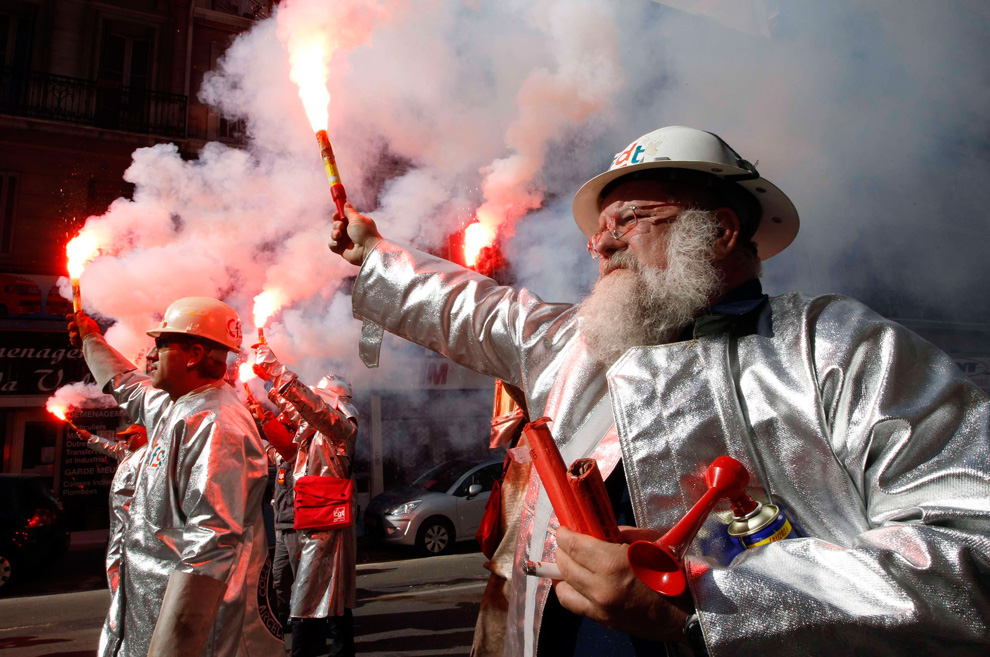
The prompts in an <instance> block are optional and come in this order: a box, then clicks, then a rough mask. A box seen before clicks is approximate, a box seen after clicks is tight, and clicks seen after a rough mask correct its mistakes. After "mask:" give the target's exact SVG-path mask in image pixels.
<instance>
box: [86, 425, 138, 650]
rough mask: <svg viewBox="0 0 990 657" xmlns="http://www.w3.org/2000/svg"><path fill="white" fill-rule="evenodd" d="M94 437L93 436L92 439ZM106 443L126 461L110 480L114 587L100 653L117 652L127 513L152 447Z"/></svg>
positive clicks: (108, 559)
mask: <svg viewBox="0 0 990 657" xmlns="http://www.w3.org/2000/svg"><path fill="white" fill-rule="evenodd" d="M94 437H95V436H94ZM92 440H93V439H92V438H91V439H90V441H92ZM101 440H105V439H101ZM106 442H107V443H108V444H107V445H106V447H108V448H111V447H112V448H113V452H112V453H113V455H115V457H116V456H119V457H121V459H122V460H121V461H120V464H119V465H118V466H117V472H115V473H114V475H113V481H112V482H111V483H110V531H109V536H108V540H107V556H106V567H107V584H108V585H109V586H110V610H109V612H107V618H106V620H105V621H104V623H103V631H102V632H101V633H100V645H99V649H98V650H97V654H98V655H108V654H113V653H112V647H113V646H115V645H116V643H117V641H118V640H119V639H120V624H119V622H118V620H119V618H120V597H119V596H118V595H117V592H118V589H119V588H120V559H121V551H122V549H123V545H124V528H125V527H126V526H127V515H128V511H129V509H130V507H131V500H132V499H133V498H134V485H135V484H136V482H137V475H138V470H139V469H140V467H141V460H142V459H143V458H144V454H145V452H146V451H147V447H148V445H147V444H144V445H141V447H139V448H137V449H136V450H134V451H133V452H132V451H130V450H128V449H127V447H126V446H125V445H123V444H122V443H115V444H109V443H110V441H106Z"/></svg>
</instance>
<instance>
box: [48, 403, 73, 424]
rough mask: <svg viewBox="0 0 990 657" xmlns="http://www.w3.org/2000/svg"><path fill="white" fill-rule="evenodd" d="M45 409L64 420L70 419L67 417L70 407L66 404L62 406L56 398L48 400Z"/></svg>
mask: <svg viewBox="0 0 990 657" xmlns="http://www.w3.org/2000/svg"><path fill="white" fill-rule="evenodd" d="M45 409H46V410H47V411H48V412H49V413H51V414H52V415H54V416H55V417H57V418H58V419H60V420H62V421H63V422H67V421H68V420H66V418H65V413H66V411H67V410H68V409H67V408H66V407H65V406H62V405H61V404H59V403H58V402H56V401H55V399H54V398H52V399H49V400H48V402H47V403H46V404H45Z"/></svg>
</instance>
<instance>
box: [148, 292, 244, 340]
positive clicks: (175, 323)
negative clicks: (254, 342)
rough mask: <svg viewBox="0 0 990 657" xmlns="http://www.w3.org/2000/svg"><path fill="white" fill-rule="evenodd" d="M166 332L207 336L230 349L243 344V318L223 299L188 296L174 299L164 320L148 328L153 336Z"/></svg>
mask: <svg viewBox="0 0 990 657" xmlns="http://www.w3.org/2000/svg"><path fill="white" fill-rule="evenodd" d="M167 333H177V334H181V335H191V336H196V337H198V338H204V339H206V340H209V341H211V342H215V343H217V344H218V345H221V346H223V347H224V348H226V349H227V350H228V351H239V350H240V348H241V338H242V336H241V318H240V317H239V316H238V315H237V312H236V311H235V310H234V309H233V308H231V307H230V306H228V305H227V304H225V303H224V302H223V301H218V300H216V299H211V298H209V297H186V298H184V299H179V300H178V301H175V302H173V303H172V305H170V306H169V307H168V309H167V310H166V311H165V316H164V317H162V323H161V324H160V325H159V326H158V327H156V328H154V329H152V330H150V331H148V335H150V336H151V337H153V338H157V337H158V336H160V335H163V334H167Z"/></svg>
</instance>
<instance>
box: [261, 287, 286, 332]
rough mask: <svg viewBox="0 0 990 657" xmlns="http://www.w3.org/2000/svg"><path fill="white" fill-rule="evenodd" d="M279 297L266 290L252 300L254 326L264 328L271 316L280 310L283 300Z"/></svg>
mask: <svg viewBox="0 0 990 657" xmlns="http://www.w3.org/2000/svg"><path fill="white" fill-rule="evenodd" d="M281 296H282V295H279V294H276V293H275V292H272V291H270V290H266V291H265V292H262V293H261V294H259V295H258V296H256V297H255V298H254V325H255V326H257V327H258V328H259V329H260V328H262V327H264V325H265V323H266V322H267V321H268V320H269V319H270V318H271V316H272V315H274V314H275V313H277V312H278V311H279V309H281V308H282V303H283V299H281V298H280V297H281Z"/></svg>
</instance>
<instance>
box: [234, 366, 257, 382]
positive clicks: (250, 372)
mask: <svg viewBox="0 0 990 657" xmlns="http://www.w3.org/2000/svg"><path fill="white" fill-rule="evenodd" d="M257 377H258V375H257V374H255V373H254V368H253V367H252V366H251V363H250V362H249V361H244V362H243V363H241V364H240V365H239V366H238V367H237V378H239V379H240V380H241V381H243V382H244V383H245V384H246V383H247V382H248V381H250V380H251V379H255V378H257Z"/></svg>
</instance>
